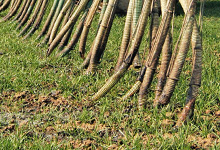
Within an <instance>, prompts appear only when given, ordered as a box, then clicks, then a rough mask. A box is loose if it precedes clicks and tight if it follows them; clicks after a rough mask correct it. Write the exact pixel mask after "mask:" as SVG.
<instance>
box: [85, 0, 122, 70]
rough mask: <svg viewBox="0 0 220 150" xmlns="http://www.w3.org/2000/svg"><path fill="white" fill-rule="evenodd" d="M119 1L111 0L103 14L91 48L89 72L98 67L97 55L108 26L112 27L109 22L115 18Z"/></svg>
mask: <svg viewBox="0 0 220 150" xmlns="http://www.w3.org/2000/svg"><path fill="white" fill-rule="evenodd" d="M117 3H118V0H110V1H109V3H108V6H107V9H106V11H105V14H104V16H103V20H102V23H101V25H100V28H99V30H98V33H97V35H96V37H95V40H94V45H93V46H92V49H91V51H92V54H91V58H90V63H89V67H88V68H87V71H86V73H87V74H90V73H94V72H95V71H96V68H97V65H98V59H97V57H98V55H99V49H100V47H101V44H102V40H103V38H104V35H105V32H106V31H107V29H108V28H111V26H110V24H109V22H110V21H111V20H110V19H113V18H112V15H114V12H115V11H114V10H115V9H116V6H117Z"/></svg>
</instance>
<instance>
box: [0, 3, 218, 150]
mask: <svg viewBox="0 0 220 150" xmlns="http://www.w3.org/2000/svg"><path fill="white" fill-rule="evenodd" d="M219 4H220V1H219V0H218V1H217V0H216V1H208V2H206V4H205V12H204V24H203V49H204V52H203V73H202V77H203V78H202V86H201V88H200V95H199V96H198V98H197V101H196V106H195V115H194V117H193V119H192V120H191V121H189V122H188V123H187V124H186V125H184V126H183V127H181V128H179V129H178V130H177V129H176V130H175V129H174V128H173V125H174V124H175V121H177V114H178V113H179V112H180V111H181V108H182V107H183V106H184V102H185V98H186V93H187V89H188V84H189V80H190V72H191V64H192V61H191V59H190V58H191V52H189V54H188V57H187V61H186V63H185V66H184V69H183V72H182V75H181V78H180V80H179V82H178V85H177V87H176V90H175V93H174V94H173V97H172V99H171V102H170V104H169V105H167V106H165V107H163V108H162V109H155V108H153V106H152V100H153V98H154V85H155V83H156V80H154V84H153V85H152V87H151V92H150V95H149V99H148V104H147V108H146V109H145V110H144V111H142V112H140V111H138V110H137V95H135V96H133V97H132V98H130V99H129V100H127V101H121V100H120V99H119V98H120V97H121V96H122V95H123V94H125V92H126V91H127V90H128V89H129V88H130V87H131V86H132V85H133V84H134V82H135V79H136V75H137V70H133V69H130V70H129V71H128V73H126V74H125V76H124V78H123V79H121V80H120V82H119V83H118V84H117V85H116V86H115V87H114V88H113V89H112V90H111V91H110V92H109V93H108V94H107V95H106V96H105V97H103V98H101V99H100V100H99V101H98V102H96V103H95V106H90V103H89V101H87V100H86V99H87V98H88V97H89V96H91V95H93V94H94V93H95V92H96V91H97V90H98V89H99V88H100V87H101V86H102V85H103V84H104V83H105V81H106V80H107V79H108V78H109V77H110V76H111V75H112V73H113V67H114V65H115V63H116V58H117V55H118V49H119V47H120V42H121V37H122V32H123V26H124V20H125V17H124V16H117V17H116V18H115V21H114V24H113V27H112V31H111V33H110V37H109V41H108V44H107V48H106V51H105V54H104V56H103V58H102V62H101V63H100V65H99V68H98V73H97V74H96V75H94V76H87V75H84V74H83V73H84V70H79V69H78V67H79V65H80V64H81V63H82V61H83V60H82V59H81V58H80V57H79V54H78V51H77V50H78V49H77V47H76V48H75V50H73V51H72V52H71V53H70V55H68V56H66V57H64V58H59V59H57V58H55V57H54V54H53V55H52V56H50V57H49V58H46V57H45V53H46V50H47V46H43V47H36V45H37V44H38V42H39V41H36V40H35V38H36V35H37V33H38V32H39V31H38V32H37V33H35V34H34V35H33V36H32V37H31V38H29V39H27V40H23V39H22V38H21V37H18V36H17V35H18V33H19V32H18V31H16V30H15V28H16V25H15V23H10V21H8V22H4V23H0V139H1V140H0V149H71V148H78V149H88V148H92V149H97V148H99V149H113V148H122V149H190V148H191V149H194V148H201V149H203V148H204V149H208V148H211V149H220V144H219V143H220V140H219V139H220V118H219V110H220V93H219V92H220V65H219V61H220V50H219V49H220V44H219V42H218V39H219V38H220V33H219V27H218V26H219V24H220V12H219ZM5 14H6V12H2V13H0V17H2V16H4V15H5ZM96 19H98V18H96ZM182 19H183V16H182V15H181V14H180V15H179V16H176V18H175V31H174V37H175V38H176V37H177V36H178V34H177V33H179V32H178V31H179V29H180V27H181V23H182ZM95 29H96V23H93V26H92V31H93V32H95ZM93 32H92V33H90V35H89V43H88V47H87V51H88V50H89V45H91V43H92V39H93V37H94V33H93ZM145 41H146V37H145V39H144V41H143V42H142V43H143V44H142V46H141V48H140V51H141V52H140V53H141V54H142V53H143V50H144V47H145V46H146V44H145V43H146V42H145Z"/></svg>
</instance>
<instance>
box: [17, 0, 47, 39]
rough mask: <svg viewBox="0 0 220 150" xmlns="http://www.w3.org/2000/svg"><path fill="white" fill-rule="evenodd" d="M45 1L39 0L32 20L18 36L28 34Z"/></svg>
mask: <svg viewBox="0 0 220 150" xmlns="http://www.w3.org/2000/svg"><path fill="white" fill-rule="evenodd" d="M43 1H44V0H39V1H38V2H37V5H36V7H35V9H34V12H33V15H32V16H31V19H30V20H29V21H28V23H27V24H26V26H25V27H24V29H23V30H22V31H21V32H20V33H19V35H18V36H22V35H24V34H25V33H26V32H27V30H28V29H29V28H30V27H31V25H32V24H33V23H34V22H35V20H36V18H37V16H38V13H39V11H40V8H41V5H42V3H43Z"/></svg>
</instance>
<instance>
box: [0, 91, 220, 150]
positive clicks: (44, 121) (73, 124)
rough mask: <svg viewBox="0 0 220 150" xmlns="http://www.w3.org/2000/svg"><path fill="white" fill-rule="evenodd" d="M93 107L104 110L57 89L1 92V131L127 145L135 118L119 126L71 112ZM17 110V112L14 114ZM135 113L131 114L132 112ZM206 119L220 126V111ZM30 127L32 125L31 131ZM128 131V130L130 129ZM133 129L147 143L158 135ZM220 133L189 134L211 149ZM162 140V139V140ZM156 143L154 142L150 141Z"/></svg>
mask: <svg viewBox="0 0 220 150" xmlns="http://www.w3.org/2000/svg"><path fill="white" fill-rule="evenodd" d="M84 108H86V109H87V110H92V111H93V112H94V113H100V110H99V108H95V106H94V105H93V103H92V102H90V101H88V100H81V101H80V102H79V101H75V100H74V98H72V97H68V98H64V97H63V96H62V93H61V92H60V91H53V92H51V93H50V94H48V95H46V96H45V95H39V96H37V95H34V94H31V93H29V92H28V91H24V92H19V93H15V92H13V91H12V92H3V93H2V94H1V95H0V133H3V134H4V135H5V136H7V135H9V134H13V133H14V132H16V130H24V131H25V135H26V136H27V137H30V138H33V137H34V136H38V137H43V138H44V139H45V140H46V141H48V142H50V141H53V140H55V141H58V142H60V143H62V141H64V140H65V141H69V142H68V143H69V144H70V146H71V147H72V148H74V149H76V148H79V149H92V148H95V149H102V147H100V145H99V144H98V142H97V138H98V139H102V138H103V137H105V138H108V139H109V140H110V141H112V142H113V144H112V145H110V146H107V147H105V148H107V149H120V146H122V145H123V140H127V138H128V137H126V136H127V135H126V134H125V128H127V127H126V126H127V124H128V123H129V122H130V123H131V122H132V119H131V118H129V117H126V116H125V118H124V119H123V120H122V122H121V124H120V125H116V126H117V127H119V128H117V129H116V128H114V127H112V126H111V127H110V126H109V125H107V124H101V123H99V121H98V118H94V119H92V120H89V121H87V122H82V121H80V120H74V119H71V117H70V115H71V114H73V113H75V114H77V113H81V112H82V111H83V109H84ZM51 110H52V111H56V112H58V113H57V114H59V112H64V113H63V114H62V115H61V116H60V118H59V116H55V115H57V114H54V116H53V114H52V116H50V117H49V116H48V112H50V111H51ZM135 110H136V108H135V104H132V105H129V106H128V107H126V108H125V109H124V111H123V112H124V113H126V114H127V115H131V114H132V112H133V111H135ZM14 112H17V113H14ZM179 112H180V109H179V108H178V109H176V110H175V112H174V113H172V112H167V113H166V114H165V117H166V118H165V119H164V120H162V122H161V127H162V128H170V127H172V126H173V125H175V122H174V121H173V119H174V114H175V113H179ZM129 113H131V114H129ZM36 115H41V116H44V115H45V116H44V117H43V118H40V119H33V117H34V116H36ZM103 115H104V117H105V118H109V117H110V116H111V111H106V112H104V114H103ZM201 118H202V119H203V120H208V121H210V120H212V121H213V122H215V124H216V126H217V127H220V120H219V118H220V111H219V110H217V108H216V109H215V110H206V111H205V112H204V115H203V116H201ZM151 119H152V118H151V115H146V117H144V118H143V120H144V121H145V122H146V124H147V125H150V123H151ZM29 128H32V129H31V130H29ZM126 130H128V129H126ZM129 130H130V134H131V136H132V137H134V138H135V137H137V138H141V141H142V143H143V145H146V144H147V143H149V142H150V141H151V140H152V139H154V138H156V137H155V135H153V134H146V133H143V132H142V131H141V130H140V131H133V130H132V129H129ZM94 133H96V134H97V137H96V138H91V137H89V138H88V137H87V138H84V139H78V138H77V136H78V135H79V134H85V135H91V134H94ZM219 136H220V132H219V131H218V132H216V133H215V134H214V133H213V134H208V136H207V137H205V138H204V137H202V136H200V135H199V134H198V135H188V136H187V137H186V141H187V142H189V143H192V146H191V148H192V149H209V148H210V147H213V146H214V144H215V143H216V144H219V142H220V141H219V139H218V137H219ZM162 138H163V139H164V140H172V139H173V140H174V139H175V138H179V137H178V135H177V134H176V133H173V134H171V133H165V134H164V135H162ZM158 142H159V141H158ZM150 144H152V146H153V145H154V143H150ZM157 144H158V143H157Z"/></svg>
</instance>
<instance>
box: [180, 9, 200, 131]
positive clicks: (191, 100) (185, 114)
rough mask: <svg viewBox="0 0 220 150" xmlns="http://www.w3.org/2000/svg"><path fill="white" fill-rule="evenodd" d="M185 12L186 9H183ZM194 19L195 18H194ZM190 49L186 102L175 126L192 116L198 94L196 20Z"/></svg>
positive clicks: (198, 71) (198, 35)
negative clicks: (189, 75)
mask: <svg viewBox="0 0 220 150" xmlns="http://www.w3.org/2000/svg"><path fill="white" fill-rule="evenodd" d="M184 11H185V12H186V11H187V10H186V9H184ZM194 19H195V18H194ZM192 49H193V59H192V60H193V66H192V77H191V81H190V84H189V89H188V94H187V98H186V104H185V107H184V108H183V110H182V112H181V114H180V116H179V118H178V121H177V124H176V126H177V127H179V126H181V125H182V123H184V122H186V121H187V120H188V119H189V118H191V117H192V116H193V113H194V105H195V100H196V98H197V96H198V94H199V88H200V86H201V78H202V52H203V49H202V38H201V33H200V32H199V28H198V25H197V23H196V20H194V25H193V33H192Z"/></svg>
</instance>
